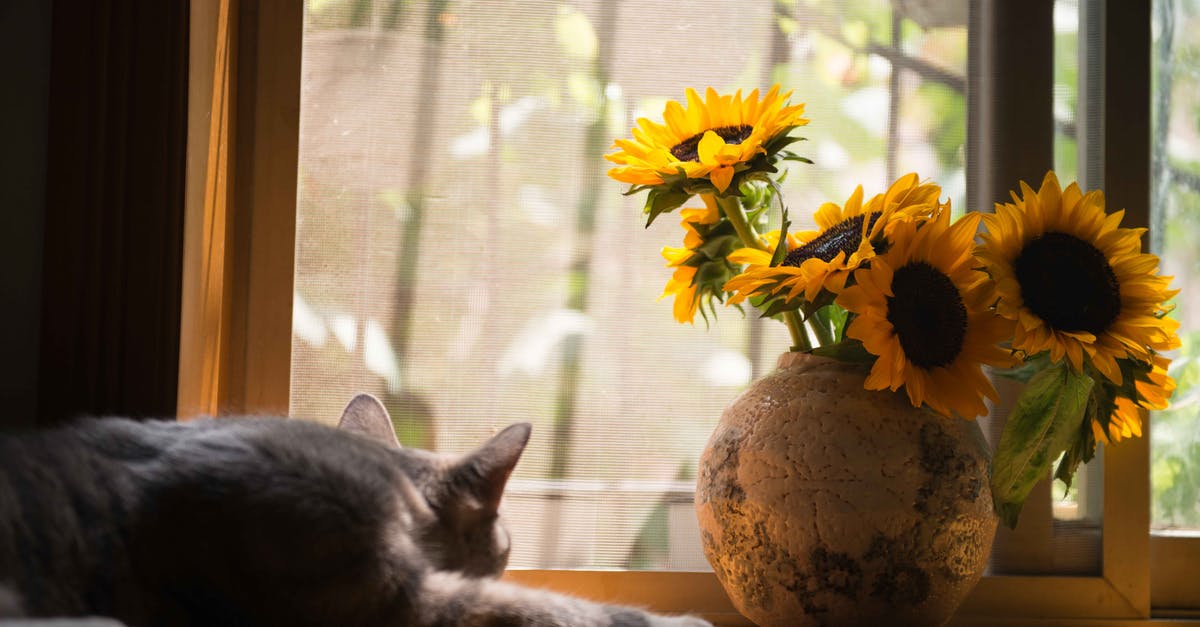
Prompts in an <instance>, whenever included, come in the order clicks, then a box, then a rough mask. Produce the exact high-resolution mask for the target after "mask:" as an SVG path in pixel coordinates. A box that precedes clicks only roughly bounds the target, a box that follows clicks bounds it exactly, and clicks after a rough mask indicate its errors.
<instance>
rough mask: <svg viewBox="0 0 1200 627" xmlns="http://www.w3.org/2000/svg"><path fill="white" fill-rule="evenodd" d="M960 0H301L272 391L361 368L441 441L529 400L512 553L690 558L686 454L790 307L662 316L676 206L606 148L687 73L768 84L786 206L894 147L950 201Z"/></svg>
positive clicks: (778, 348) (514, 416)
mask: <svg viewBox="0 0 1200 627" xmlns="http://www.w3.org/2000/svg"><path fill="white" fill-rule="evenodd" d="M966 7H967V3H965V2H961V3H929V2H900V1H897V2H896V3H895V4H894V5H893V3H891V2H887V1H882V0H858V1H854V2H784V1H768V0H762V1H754V2H736V3H735V2H725V1H717V0H713V1H706V0H702V1H697V2H690V3H685V4H680V3H678V2H666V1H647V2H620V1H618V0H597V1H582V0H580V1H561V2H552V1H547V2H511V1H508V0H478V1H457V2H448V1H436V0H378V1H371V0H309V1H308V2H307V4H306V15H305V27H304V29H305V31H304V43H303V46H304V48H303V79H302V80H303V83H302V102H301V116H302V117H301V136H300V159H299V161H300V163H299V207H298V215H297V258H296V281H295V286H296V287H295V303H294V324H293V334H294V339H293V351H292V355H293V357H292V359H293V361H292V385H291V390H292V392H291V394H292V397H291V411H292V414H293V415H296V416H301V417H306V418H311V419H316V420H322V421H332V420H334V419H335V418H336V416H337V415H338V413H339V411H340V409H341V407H342V406H343V405H344V403H345V402H346V401H347V399H349V398H350V397H351V396H352V395H353V394H355V393H358V392H363V391H365V392H370V393H373V394H375V395H377V396H378V397H379V398H380V399H381V400H383V401H384V403H385V404H386V405H387V406H388V407H389V409H390V411H391V412H392V415H393V417H394V418H395V420H396V423H397V428H398V431H399V434H400V437H401V439H402V441H403V442H404V443H405V444H406V445H411V446H420V447H426V448H435V449H439V450H445V451H465V450H467V449H469V448H471V447H472V446H474V445H475V444H477V443H479V442H481V441H482V440H483V439H485V438H486V437H487V436H488V435H489V434H491V433H492V432H494V431H495V430H497V429H499V428H501V427H503V426H505V425H507V424H509V423H512V422H516V421H529V422H531V423H533V425H534V431H533V438H532V440H531V443H530V445H529V448H528V449H527V451H526V453H525V456H524V458H523V459H522V461H521V463H520V465H519V466H518V468H517V471H516V473H515V475H514V477H513V480H512V482H511V483H510V486H509V491H508V493H507V497H506V499H505V505H504V507H505V512H504V513H505V516H506V517H507V519H508V521H509V524H510V527H511V528H512V531H513V536H514V547H515V548H514V552H513V555H512V560H511V565H512V566H516V567H536V568H596V569H600V568H636V569H667V570H672V569H675V570H689V569H707V564H706V562H705V560H704V558H703V556H702V554H701V551H700V546H699V538H698V531H697V528H696V522H695V516H694V514H693V511H692V505H691V500H692V494H691V493H692V485H693V483H692V482H693V478H694V475H695V465H696V461H697V459H698V457H699V453H700V451H701V450H702V449H703V447H704V444H705V442H706V440H707V438H708V435H709V433H710V432H711V430H712V428H713V426H714V424H715V423H716V421H717V419H718V417H719V415H720V413H721V411H722V409H723V408H724V406H725V405H726V404H727V403H728V402H729V401H730V400H732V399H733V398H734V397H735V396H736V395H737V394H738V392H739V391H740V390H741V389H742V388H743V387H744V386H745V385H746V384H747V383H748V382H749V381H751V380H752V379H753V378H754V377H757V376H759V375H761V374H763V373H765V372H767V371H769V370H770V369H772V368H773V367H774V362H775V359H776V357H777V356H778V355H779V354H780V353H781V352H782V351H784V350H786V349H787V347H788V344H789V341H788V337H787V333H786V331H785V330H784V328H783V327H782V325H780V324H778V323H775V322H774V321H770V320H767V321H761V320H759V319H757V316H756V315H755V314H753V313H751V314H749V315H746V316H743V315H742V314H740V313H739V312H738V311H737V310H736V309H727V310H722V311H720V312H719V314H718V317H717V319H716V320H713V321H711V323H710V324H708V325H706V324H705V323H704V321H703V320H701V319H699V318H698V319H697V322H696V324H695V325H694V326H691V325H680V324H678V323H676V322H675V321H674V320H673V318H672V315H671V302H670V299H666V300H662V301H659V300H658V296H659V295H660V294H661V292H662V290H663V287H664V286H665V284H666V282H667V280H668V279H669V278H670V275H671V271H670V270H668V269H667V268H666V267H665V261H664V260H663V258H662V257H661V256H660V254H659V250H660V248H661V247H663V246H667V245H676V246H677V245H679V242H680V241H681V238H682V235H683V231H682V229H680V228H679V225H678V218H677V217H675V216H677V214H673V216H666V217H664V218H663V219H660V220H658V221H656V222H655V224H654V225H653V226H652V227H651V228H649V229H647V228H645V219H644V216H643V215H642V214H641V206H642V202H643V201H644V199H643V198H642V197H631V198H627V197H623V196H622V195H621V192H622V191H623V186H622V185H620V184H619V183H616V182H614V181H612V180H610V179H609V178H607V176H606V174H605V172H606V170H607V162H606V161H604V160H603V158H602V155H603V154H604V153H606V152H608V151H609V147H610V145H611V142H612V139H613V138H616V137H624V136H626V135H627V134H628V133H629V129H630V128H631V127H632V126H633V125H634V124H635V120H636V119H637V118H638V117H642V116H645V117H650V118H651V119H655V118H658V117H659V116H660V115H661V113H662V109H663V105H664V103H665V102H666V101H667V100H669V99H670V100H681V99H682V98H683V97H684V90H685V89H686V88H687V87H695V88H699V89H702V88H704V87H707V86H713V87H715V88H716V89H718V90H720V91H723V92H724V91H733V90H735V89H738V88H741V89H745V90H750V89H754V88H760V89H764V90H765V89H766V88H768V87H770V85H772V84H773V83H780V84H782V85H783V86H784V88H785V89H792V90H794V94H793V96H792V99H793V101H795V102H805V103H807V115H806V117H809V118H810V119H811V120H812V122H811V124H810V125H809V126H807V127H804V128H803V129H802V131H803V132H802V133H801V134H803V135H805V136H807V137H808V139H809V141H807V142H805V143H803V144H801V145H800V146H799V149H798V152H801V153H802V154H804V155H806V156H808V157H811V158H812V159H813V160H814V161H815V165H811V166H808V165H794V166H793V167H792V168H791V173H790V175H789V176H788V178H787V180H786V184H785V188H784V193H785V199H786V202H787V205H788V207H789V209H790V212H791V216H792V218H793V219H794V220H796V221H797V224H796V226H795V227H794V228H802V227H803V226H805V225H804V223H805V222H809V221H810V220H811V214H812V212H813V211H814V210H815V209H816V208H817V207H818V206H819V204H820V203H822V202H825V201H835V202H839V203H840V202H843V201H844V200H845V199H846V197H847V196H849V195H850V193H851V192H852V191H853V189H854V187H855V185H858V184H862V185H863V186H864V187H865V189H866V191H867V193H868V194H871V193H875V192H879V191H883V190H884V189H885V186H886V184H887V183H888V182H889V181H890V180H892V179H894V178H896V177H897V176H899V175H901V174H904V173H906V172H909V171H915V172H917V173H918V174H920V175H921V176H922V177H923V178H931V179H933V180H935V181H937V182H939V183H940V184H941V185H942V186H943V189H944V193H945V195H946V196H948V197H950V198H952V199H953V200H954V202H955V203H956V205H958V207H959V208H962V206H963V202H962V200H960V199H965V194H964V188H965V176H964V143H965V137H966V123H965V121H966V98H965V93H964V92H965V84H966V80H965V68H966V62H967V9H966ZM1014 185H1015V182H1014ZM693 204H698V201H694V203H693ZM689 206H690V205H689Z"/></svg>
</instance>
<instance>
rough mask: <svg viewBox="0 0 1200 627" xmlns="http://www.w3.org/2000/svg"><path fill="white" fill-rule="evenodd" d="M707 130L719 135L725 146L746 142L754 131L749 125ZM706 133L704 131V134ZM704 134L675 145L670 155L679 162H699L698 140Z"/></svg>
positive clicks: (697, 134)
mask: <svg viewBox="0 0 1200 627" xmlns="http://www.w3.org/2000/svg"><path fill="white" fill-rule="evenodd" d="M709 130H710V131H712V132H714V133H716V134H717V135H720V136H721V139H723V140H725V143H726V144H740V143H742V142H744V141H746V138H747V137H750V133H752V132H753V131H754V127H753V126H750V125H749V124H739V125H737V126H719V127H717V128H713V129H709ZM707 132H708V131H704V133H707ZM704 133H696V134H695V135H692V136H691V137H689V138H687V139H685V140H683V141H681V142H679V143H678V144H675V145H674V146H673V147H672V148H671V154H673V155H675V158H676V159H679V160H680V161H699V160H700V154H699V150H700V140H701V139H702V138H703V137H704Z"/></svg>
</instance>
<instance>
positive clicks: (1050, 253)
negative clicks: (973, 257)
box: [977, 171, 1179, 384]
mask: <svg viewBox="0 0 1200 627" xmlns="http://www.w3.org/2000/svg"><path fill="white" fill-rule="evenodd" d="M1012 196H1013V203H1009V204H1000V203H997V204H996V213H995V214H993V215H989V216H985V217H984V224H985V226H986V227H987V230H986V232H984V233H983V234H982V239H983V243H982V245H981V246H980V247H979V249H978V251H977V255H978V256H979V258H980V260H981V261H983V263H984V265H985V266H986V270H987V272H988V274H990V275H991V277H992V279H993V281H994V283H993V285H994V294H993V299H994V300H993V302H995V303H996V311H997V312H998V313H999V314H1000V315H1001V316H1004V317H1005V318H1008V319H1009V320H1013V321H1014V322H1015V323H1016V328H1015V330H1014V334H1013V340H1012V347H1013V349H1015V350H1017V351H1021V352H1024V353H1025V354H1026V355H1035V354H1037V353H1040V352H1042V351H1049V353H1050V359H1051V360H1052V361H1054V362H1058V361H1059V360H1060V359H1062V358H1063V356H1064V355H1065V356H1066V357H1067V359H1069V360H1070V363H1071V365H1072V366H1073V367H1074V368H1075V370H1076V371H1080V370H1082V369H1083V367H1084V362H1085V357H1086V360H1087V361H1088V362H1090V363H1091V365H1092V366H1094V367H1095V369H1096V370H1098V371H1099V372H1101V373H1102V374H1103V375H1104V376H1105V377H1106V378H1107V379H1109V380H1110V381H1112V382H1113V383H1116V384H1120V383H1121V382H1122V379H1123V376H1122V374H1121V368H1120V366H1119V364H1118V363H1117V360H1119V359H1122V358H1125V357H1130V358H1133V359H1135V360H1137V361H1140V362H1143V363H1150V362H1151V361H1152V360H1153V355H1154V353H1156V352H1158V351H1164V350H1169V349H1171V348H1176V347H1178V346H1179V338H1178V337H1177V336H1176V334H1175V331H1176V329H1177V328H1178V326H1179V324H1178V322H1176V321H1174V320H1171V319H1169V318H1166V317H1164V316H1165V314H1166V309H1165V308H1164V307H1163V302H1165V301H1166V300H1168V299H1170V298H1171V297H1172V296H1174V295H1175V294H1176V293H1177V290H1170V289H1168V285H1169V283H1170V279H1171V277H1162V276H1158V275H1156V274H1155V272H1156V271H1157V270H1158V257H1156V256H1154V255H1150V254H1144V253H1142V252H1141V236H1142V233H1143V232H1145V229H1127V228H1119V226H1118V225H1119V224H1120V222H1121V218H1122V217H1123V216H1124V214H1125V212H1124V211H1118V212H1116V213H1113V214H1111V215H1106V214H1105V212H1104V194H1103V193H1102V192H1100V191H1098V190H1097V191H1090V192H1088V193H1087V194H1083V193H1081V192H1080V190H1079V186H1078V185H1076V184H1075V183H1071V185H1070V186H1069V187H1067V189H1066V190H1065V191H1064V190H1061V189H1060V187H1059V184H1058V178H1057V177H1056V176H1055V174H1054V172H1053V171H1051V172H1049V173H1047V174H1046V177H1045V179H1044V180H1043V181H1042V186H1041V189H1039V190H1038V191H1036V192H1035V191H1033V189H1032V188H1031V187H1029V185H1027V184H1025V183H1024V182H1022V183H1021V196H1018V195H1017V194H1016V193H1015V192H1014V193H1013V195H1012Z"/></svg>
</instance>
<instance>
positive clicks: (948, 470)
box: [696, 353, 996, 627]
mask: <svg viewBox="0 0 1200 627" xmlns="http://www.w3.org/2000/svg"><path fill="white" fill-rule="evenodd" d="M866 374H867V370H866V369H865V368H864V367H862V366H857V365H852V364H846V363H842V362H838V361H834V360H830V359H825V358H821V357H814V356H812V355H806V354H802V353H787V354H785V355H783V356H782V357H781V358H780V360H779V368H778V369H777V370H776V371H775V372H774V373H772V374H770V375H768V376H766V377H764V378H762V379H760V380H759V381H756V382H755V383H753V384H752V385H751V386H750V387H749V388H748V389H747V390H746V391H745V392H743V393H742V395H741V396H739V397H738V398H737V399H736V400H734V402H733V403H731V404H730V405H729V407H728V408H726V410H725V412H724V413H723V414H722V416H721V420H720V422H719V423H718V425H717V427H716V429H715V430H714V431H713V434H712V436H711V438H710V439H709V442H708V446H707V447H706V448H705V450H704V453H703V455H702V456H701V458H700V470H699V477H698V481H697V488H696V513H697V516H698V518H699V522H700V531H701V538H702V540H703V544H704V552H705V555H706V556H707V558H708V561H709V563H710V564H712V567H713V570H714V571H716V574H717V577H718V578H719V579H720V581H721V584H722V585H723V586H724V588H725V590H726V592H727V593H728V594H729V596H730V598H731V599H732V600H733V603H734V605H735V606H736V607H737V609H738V611H740V612H741V613H742V614H743V615H745V616H746V617H747V618H749V619H750V620H752V621H754V622H755V623H757V624H758V625H762V626H764V627H765V626H768V625H781V626H782V625H788V626H796V627H800V626H805V625H829V626H842V625H940V624H942V623H944V622H946V621H947V620H949V618H950V616H951V615H952V614H953V613H954V610H955V609H956V608H957V607H958V605H959V604H960V603H962V600H963V599H964V598H965V597H966V595H967V594H968V593H969V592H970V591H971V589H972V588H973V587H974V586H975V583H976V582H977V581H978V580H979V577H980V575H981V574H982V572H983V569H984V567H985V565H986V564H987V559H988V555H989V553H990V551H991V545H992V537H993V536H994V534H995V532H996V517H995V514H994V513H993V512H992V503H991V493H990V491H989V489H988V481H987V465H988V459H989V454H988V449H987V445H986V442H985V441H984V438H983V434H982V432H981V431H980V429H979V426H978V424H977V423H976V422H975V421H968V420H962V419H957V418H955V419H950V418H944V417H941V416H939V415H937V414H936V413H934V412H932V411H929V410H925V409H917V408H914V407H912V405H911V404H910V403H909V402H908V398H907V397H906V396H905V395H904V394H903V393H902V392H900V393H894V392H890V391H882V392H881V391H870V390H864V389H863V382H864V380H865V377H866Z"/></svg>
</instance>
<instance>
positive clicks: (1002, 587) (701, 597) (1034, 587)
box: [504, 570, 1149, 625]
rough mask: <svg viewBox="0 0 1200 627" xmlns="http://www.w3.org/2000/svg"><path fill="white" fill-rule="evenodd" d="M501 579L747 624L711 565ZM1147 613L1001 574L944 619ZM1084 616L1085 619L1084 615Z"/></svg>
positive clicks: (1058, 585) (1099, 620)
mask: <svg viewBox="0 0 1200 627" xmlns="http://www.w3.org/2000/svg"><path fill="white" fill-rule="evenodd" d="M504 578H505V579H506V580H507V581H512V582H515V583H520V584H522V585H527V586H532V587H536V588H545V589H549V590H554V591H556V592H562V593H565V594H571V595H575V596H580V597H584V598H588V599H592V600H595V601H601V602H611V603H625V604H632V605H637V606H639V607H645V608H648V609H651V610H653V611H656V612H661V613H666V614H683V613H690V614H695V615H698V616H701V617H704V618H706V619H708V620H710V621H712V622H714V623H717V624H719V625H748V624H750V623H749V622H748V621H746V619H745V618H743V617H741V615H739V614H738V613H737V610H735V609H734V607H733V604H732V602H730V600H729V597H728V596H727V595H726V594H725V591H724V590H723V589H722V588H721V585H720V582H719V581H717V577H716V575H714V574H713V573H711V572H707V573H697V572H641V571H632V572H621V571H575V570H510V571H508V572H507V573H505V575H504ZM1148 618H1149V617H1148V616H1143V615H1141V614H1140V613H1139V612H1138V611H1137V610H1136V608H1134V607H1132V606H1131V605H1130V604H1129V602H1128V599H1127V598H1126V596H1125V594H1124V593H1123V592H1122V591H1121V590H1118V589H1117V588H1115V587H1114V586H1113V585H1112V584H1110V583H1109V582H1108V581H1106V580H1105V579H1102V578H1099V577H1048V576H1028V577H1004V576H988V577H984V578H983V579H981V580H980V582H979V585H978V586H976V587H975V590H973V591H972V592H971V594H970V596H968V597H967V600H966V601H965V602H964V603H963V605H962V606H961V607H960V608H959V611H958V613H957V614H956V616H955V618H954V620H953V621H951V624H953V625H973V624H981V623H986V624H1005V625H1011V624H1029V625H1063V624H1067V623H1066V622H1064V621H1072V622H1071V623H1070V624H1079V625H1088V624H1104V625H1116V624H1125V623H1126V622H1128V624H1134V623H1136V624H1139V625H1144V624H1146V623H1145V622H1143V621H1145V620H1147V619H1148ZM1089 621H1091V622H1089Z"/></svg>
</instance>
